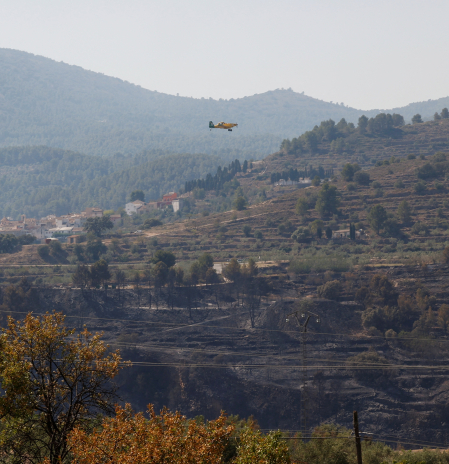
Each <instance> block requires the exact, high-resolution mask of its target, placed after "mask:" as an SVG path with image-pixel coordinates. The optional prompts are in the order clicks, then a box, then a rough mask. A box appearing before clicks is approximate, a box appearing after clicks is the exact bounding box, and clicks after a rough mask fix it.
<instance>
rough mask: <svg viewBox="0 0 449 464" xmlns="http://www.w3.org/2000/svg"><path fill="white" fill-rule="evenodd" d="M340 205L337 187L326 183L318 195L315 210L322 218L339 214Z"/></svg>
mask: <svg viewBox="0 0 449 464" xmlns="http://www.w3.org/2000/svg"><path fill="white" fill-rule="evenodd" d="M338 205H339V199H338V191H337V187H335V185H330V184H329V183H327V182H326V183H325V184H324V185H323V186H322V187H321V190H320V192H319V194H318V198H317V202H316V205H315V209H316V210H317V211H318V212H319V213H320V214H321V216H327V215H329V214H335V213H337V208H338Z"/></svg>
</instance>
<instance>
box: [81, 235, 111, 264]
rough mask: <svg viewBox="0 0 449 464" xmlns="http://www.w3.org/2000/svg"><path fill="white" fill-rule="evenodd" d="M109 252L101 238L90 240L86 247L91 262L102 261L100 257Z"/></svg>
mask: <svg viewBox="0 0 449 464" xmlns="http://www.w3.org/2000/svg"><path fill="white" fill-rule="evenodd" d="M107 250H108V247H107V246H106V245H105V244H104V243H103V242H102V241H101V239H99V238H97V239H94V240H89V241H88V242H87V245H86V254H87V255H88V257H89V258H90V260H91V261H98V260H99V259H100V255H102V254H103V253H106V251H107Z"/></svg>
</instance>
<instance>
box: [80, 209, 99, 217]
mask: <svg viewBox="0 0 449 464" xmlns="http://www.w3.org/2000/svg"><path fill="white" fill-rule="evenodd" d="M83 213H84V214H83ZM83 213H81V214H83V215H84V216H85V217H86V218H91V217H102V216H103V210H102V209H101V208H86V209H85V210H84V211H83Z"/></svg>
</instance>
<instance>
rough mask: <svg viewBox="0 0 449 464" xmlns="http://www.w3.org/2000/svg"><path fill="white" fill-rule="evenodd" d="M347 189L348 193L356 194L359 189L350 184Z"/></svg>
mask: <svg viewBox="0 0 449 464" xmlns="http://www.w3.org/2000/svg"><path fill="white" fill-rule="evenodd" d="M346 189H347V190H348V192H354V191H355V190H357V187H356V185H355V184H353V183H350V184H348V185H347V186H346Z"/></svg>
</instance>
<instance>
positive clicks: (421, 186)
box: [413, 181, 427, 195]
mask: <svg viewBox="0 0 449 464" xmlns="http://www.w3.org/2000/svg"><path fill="white" fill-rule="evenodd" d="M413 190H414V191H415V193H417V194H418V195H423V194H424V193H425V192H426V191H427V186H426V184H425V183H424V182H423V181H419V182H417V183H416V184H415V185H414V186H413Z"/></svg>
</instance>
